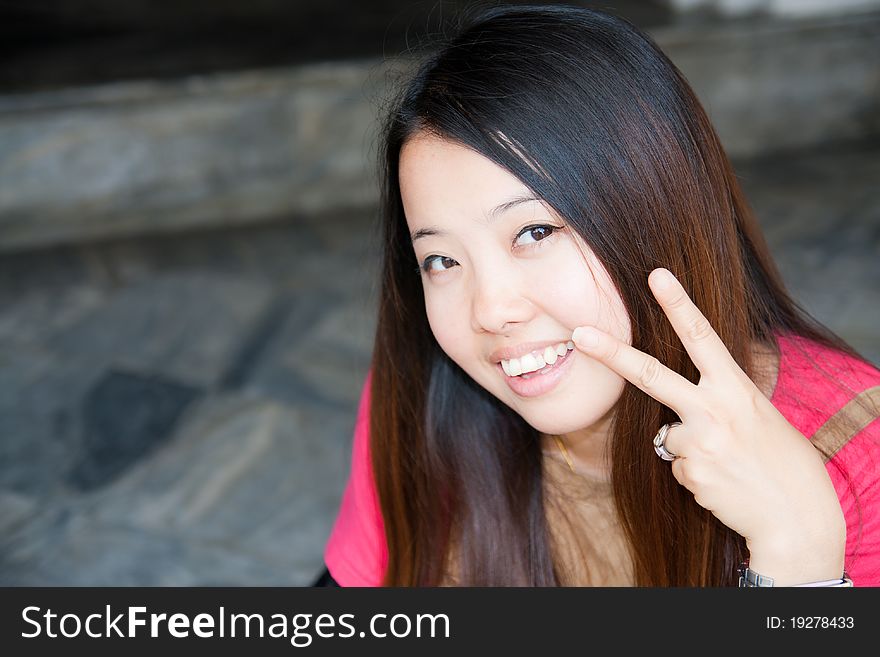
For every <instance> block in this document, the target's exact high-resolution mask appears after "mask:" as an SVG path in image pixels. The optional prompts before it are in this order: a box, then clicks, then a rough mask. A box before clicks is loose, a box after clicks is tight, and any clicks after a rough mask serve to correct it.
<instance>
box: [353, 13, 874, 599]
mask: <svg viewBox="0 0 880 657" xmlns="http://www.w3.org/2000/svg"><path fill="white" fill-rule="evenodd" d="M462 17H464V21H463V24H462V25H460V26H459V27H458V29H457V30H456V34H454V35H453V36H451V37H439V38H437V39H436V40H435V42H434V43H433V44H432V45H431V46H430V48H429V49H428V50H427V54H426V55H424V58H423V60H422V63H421V65H420V66H419V67H418V68H417V70H416V71H415V73H414V75H413V76H412V77H411V78H410V79H409V81H408V83H407V84H406V85H405V86H404V87H403V88H402V90H401V91H400V93H399V95H397V96H396V97H395V98H394V99H393V102H392V105H391V107H390V110H389V111H388V114H387V117H386V119H385V123H384V126H383V129H382V131H381V141H380V154H379V159H380V166H381V170H380V176H381V180H382V199H381V203H382V205H381V217H382V221H383V228H382V231H383V249H384V252H383V264H382V270H381V283H380V306H379V311H378V325H377V332H376V338H375V345H374V351H373V360H372V367H371V370H372V387H371V390H372V403H371V419H370V440H371V452H372V460H373V470H374V474H375V478H376V485H377V490H378V494H379V501H380V506H381V509H382V515H383V518H384V522H385V531H386V540H387V544H388V551H389V561H388V567H387V571H386V575H385V579H384V582H383V583H384V584H385V585H389V586H430V585H436V584H438V583H440V582H441V581H442V579H443V576H444V572H445V569H446V568H447V566H448V559H450V558H453V559H454V560H455V563H456V567H457V569H458V570H457V577H458V583H460V584H464V585H475V586H498V585H515V586H531V585H536V586H552V585H558V584H560V583H563V577H562V576H561V573H562V572H563V570H562V566H563V565H562V564H558V563H554V558H553V553H552V548H551V544H550V539H549V538H548V521H547V516H546V514H545V507H544V497H543V493H542V469H541V463H542V461H541V459H542V452H541V446H540V435H539V433H538V432H537V430H535V429H534V428H533V427H531V426H530V425H528V424H527V423H526V422H525V421H524V420H523V419H522V418H521V417H520V416H519V415H517V414H516V413H515V412H514V411H512V410H511V409H510V408H509V407H507V406H506V405H505V404H503V403H502V402H500V401H499V400H498V399H496V398H495V397H493V396H492V395H491V394H489V393H488V392H487V391H486V390H484V389H483V388H481V387H480V386H479V385H477V384H476V383H475V382H474V381H473V380H472V379H471V378H470V377H469V376H468V375H467V374H466V373H465V372H464V371H462V370H461V369H460V368H459V367H458V366H457V365H456V364H455V363H454V362H453V361H452V360H451V359H450V358H449V357H448V356H447V355H446V354H445V353H444V352H443V351H442V350H441V349H440V347H439V346H438V344H437V342H436V341H435V339H434V337H433V334H432V332H431V329H430V327H429V324H428V320H427V316H426V313H425V300H424V296H423V289H422V283H421V280H420V278H419V276H418V275H417V274H416V273H415V272H416V270H417V268H418V263H417V262H416V259H415V255H414V253H413V249H412V245H411V242H410V237H409V233H408V230H407V223H406V219H405V216H404V211H403V205H402V202H401V195H400V189H399V184H398V158H399V155H400V151H401V148H402V146H403V145H404V143H405V142H406V141H407V140H408V139H410V138H411V137H412V136H414V135H415V134H416V133H419V132H421V133H426V134H430V135H434V136H437V137H440V138H442V139H445V140H449V141H451V142H455V143H459V144H462V145H465V146H466V147H468V148H470V149H473V150H475V151H476V152H478V153H480V154H482V155H484V156H485V157H487V158H489V159H491V160H492V161H493V162H495V163H496V164H498V165H499V166H501V167H503V168H505V169H506V170H508V171H510V172H511V173H512V174H513V175H515V176H516V177H517V178H519V179H520V180H521V181H523V182H524V183H525V184H526V185H527V186H528V187H529V188H530V189H531V190H532V191H533V192H534V193H535V194H537V196H538V197H540V198H541V199H543V200H545V201H546V202H547V203H549V204H550V206H552V207H553V208H554V209H555V210H556V212H558V213H559V215H560V216H561V217H563V218H564V219H565V221H566V223H567V224H568V225H569V226H570V227H571V228H572V230H576V231H577V232H578V233H579V234H580V235H581V236H582V237H583V239H584V241H585V242H586V243H587V244H588V245H589V246H590V248H591V249H592V250H593V252H594V253H595V256H596V257H597V258H598V260H599V261H600V262H601V263H602V264H603V265H604V267H605V269H606V270H607V272H608V274H609V275H610V277H611V279H612V280H613V281H614V283H615V285H616V288H617V291H618V293H619V294H620V296H621V298H622V300H623V303H624V304H625V308H626V311H627V313H628V314H629V318H630V320H631V325H632V344H633V346H634V347H636V348H637V349H640V350H642V351H644V352H647V353H649V354H653V355H654V356H656V357H657V358H659V359H660V361H661V362H662V363H664V364H665V365H666V366H668V367H670V368H671V369H673V370H675V371H677V372H679V373H680V374H682V375H683V376H685V377H686V378H688V379H689V380H691V381H693V382H697V381H698V380H699V373H698V371H697V370H696V368H695V367H694V365H693V363H692V362H691V360H690V358H689V357H688V355H687V353H686V352H685V351H684V349H683V348H682V346H681V342H680V341H679V339H678V337H677V336H676V335H675V333H674V332H673V330H672V327H671V325H670V324H669V322H668V320H667V319H666V318H665V315H663V312H662V310H661V309H660V307H659V305H658V304H657V303H656V300H655V299H654V298H653V296H652V295H651V292H650V290H649V289H648V287H647V283H646V281H647V276H648V274H649V273H650V272H651V271H652V270H653V269H654V268H656V267H661V266H662V267H666V268H668V269H669V270H671V271H672V272H673V273H674V274H675V275H676V276H677V277H678V278H679V280H681V281H682V283H683V285H684V286H685V288H686V289H687V291H688V292H689V294H690V296H691V298H692V299H693V300H694V302H695V303H696V304H697V306H698V307H699V308H700V309H701V310H702V311H703V313H704V314H705V315H706V317H707V318H708V320H709V322H710V323H711V325H712V326H713V327H714V328H715V330H716V331H717V332H718V334H719V335H720V337H721V338H722V340H723V341H724V343H725V345H726V346H727V348H728V350H729V351H730V353H731V354H732V355H733V356H734V358H735V359H736V360H737V362H738V363H739V364H740V365H741V367H742V368H743V369H744V370H745V371H746V373H747V374H749V375H750V376H753V374H754V370H753V364H752V358H751V345H753V344H754V343H760V344H764V345H768V346H770V348H773V347H774V346H775V344H776V343H775V339H774V335H775V334H793V335H799V336H804V337H806V338H809V339H811V340H814V341H816V342H818V343H819V344H822V345H826V346H829V347H832V348H834V349H838V350H840V351H843V352H845V353H847V354H849V355H851V356H854V357H857V358H860V357H859V355H858V354H857V353H856V352H855V351H854V350H852V348H851V347H849V346H848V345H847V344H846V343H845V342H844V341H843V340H841V339H840V338H839V337H837V336H836V335H834V334H833V333H832V332H831V331H830V330H828V329H827V328H825V327H824V326H822V325H821V324H820V323H819V322H817V321H816V320H814V319H813V318H812V317H810V316H809V314H808V313H806V312H805V311H804V310H803V309H802V308H800V307H799V306H798V305H797V304H796V303H795V302H794V301H793V300H792V299H791V298H790V296H789V295H788V294H787V292H786V290H785V287H784V285H783V283H782V280H781V277H780V275H779V273H778V271H777V270H776V268H775V265H774V264H773V261H772V258H771V256H770V254H769V251H768V248H767V245H766V243H765V241H764V238H763V236H762V234H761V232H760V229H759V227H758V225H757V223H756V221H755V219H754V217H753V214H752V212H751V210H750V209H749V207H748V205H747V203H746V200H745V198H744V196H743V194H742V192H741V190H740V187H739V184H738V182H737V178H736V176H735V175H734V172H733V170H732V168H731V165H730V163H729V161H728V158H727V156H726V154H725V152H724V150H723V148H722V146H721V144H720V142H719V140H718V137H717V135H716V133H715V131H714V130H713V128H712V126H711V124H710V122H709V120H708V118H707V116H706V114H705V112H704V110H703V108H702V107H701V105H700V103H699V102H698V100H697V98H696V96H695V95H694V93H693V91H692V90H691V88H690V86H689V85H688V83H687V81H686V80H685V78H684V77H683V76H682V74H681V73H680V72H679V71H678V69H677V68H676V67H675V66H674V65H673V64H672V63H671V62H670V61H669V59H668V58H667V57H666V56H665V55H664V54H663V52H661V51H660V49H659V48H658V47H657V46H656V45H655V44H654V43H653V41H652V40H651V39H650V38H649V37H648V36H646V35H645V34H643V33H642V32H641V31H639V30H638V29H637V28H636V27H635V26H633V25H632V24H630V23H629V22H627V21H626V20H623V19H621V18H619V17H616V16H614V15H611V14H608V13H605V12H602V11H597V10H590V9H585V8H580V7H571V6H558V5H557V6H548V5H542V6H531V5H528V6H496V7H489V8H485V7H483V8H480V9H479V10H478V11H477V12H476V13H475V14H474V15H471V16H466V15H460V17H459V18H462ZM676 419H677V418H676V416H675V415H674V413H673V412H672V411H671V410H670V409H669V408H667V407H665V406H663V405H662V404H660V403H659V402H657V401H656V400H654V399H652V398H651V397H649V396H648V395H646V394H644V393H642V392H641V391H639V390H638V389H637V388H635V387H634V386H632V385H629V384H627V385H626V386H625V389H624V391H623V393H622V395H621V397H620V399H619V401H618V402H617V403H616V406H615V419H614V422H613V425H612V428H611V433H610V440H611V464H612V476H611V483H612V488H613V494H614V504H615V506H616V511H617V513H618V515H619V517H620V519H621V522H622V527H623V529H624V533H625V535H626V538H627V539H628V541H629V543H630V545H631V555H630V556H631V558H632V565H633V576H634V579H635V581H634V584H636V585H640V586H644V585H647V586H722V585H732V584H734V583H735V577H736V567H737V565H738V564H739V562H740V561H741V560H742V558H743V557H744V556H746V549H745V542H744V539H743V538H742V537H741V536H739V535H738V534H737V533H735V532H734V531H732V530H730V529H729V528H727V527H726V526H724V525H723V524H722V523H720V522H719V521H718V520H717V519H716V518H715V517H714V516H713V515H712V514H711V513H710V512H709V511H707V510H705V509H703V508H702V507H700V506H699V505H698V504H697V503H696V502H695V501H694V499H693V495H692V494H691V493H690V492H689V491H688V490H687V489H685V488H684V487H682V486H681V485H679V484H678V482H677V481H675V479H674V477H673V475H672V473H671V470H670V468H669V467H668V465H666V464H664V463H663V462H662V461H661V460H660V459H658V458H657V457H656V455H654V453H653V451H651V450H650V449H645V440H646V438H645V437H646V436H647V437H650V436H652V435H654V433H655V432H656V430H657V427H659V426H661V425H662V424H663V423H665V422H672V421H674V420H676ZM654 500H663V501H665V503H664V504H663V505H662V506H661V505H660V504H657V503H654V502H652V501H654ZM681 546H687V549H682V548H681ZM453 553H454V554H453ZM450 555H451V556H450Z"/></svg>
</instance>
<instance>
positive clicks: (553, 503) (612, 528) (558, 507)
mask: <svg viewBox="0 0 880 657" xmlns="http://www.w3.org/2000/svg"><path fill="white" fill-rule="evenodd" d="M543 467H544V511H545V513H546V515H547V523H548V525H549V527H550V540H551V550H552V551H553V562H554V563H555V564H557V568H563V567H564V568H567V569H568V570H567V571H566V572H560V573H559V577H560V579H561V582H560V584H562V585H563V586H632V585H633V573H632V562H631V558H630V555H629V547H628V543H627V541H626V539H625V537H624V534H623V530H622V528H621V526H620V520H619V518H618V515H617V511H616V510H615V508H614V496H613V495H612V491H611V482H609V481H605V480H602V479H599V478H594V477H590V476H588V475H584V474H580V473H578V472H572V471H571V469H570V468H569V467H568V464H567V463H566V462H565V461H564V460H563V459H562V457H561V456H558V455H556V454H547V453H545V454H544V459H543Z"/></svg>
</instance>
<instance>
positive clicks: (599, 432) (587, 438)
mask: <svg viewBox="0 0 880 657" xmlns="http://www.w3.org/2000/svg"><path fill="white" fill-rule="evenodd" d="M612 417H613V412H612V411H609V412H608V413H606V414H605V415H604V416H603V417H602V418H600V419H599V420H598V421H597V422H595V423H593V424H592V425H591V426H589V427H586V428H584V429H579V430H577V431H572V432H570V433H566V434H559V437H560V438H561V439H562V444H563V445H564V446H565V448H566V449H567V450H568V456H569V458H570V459H571V465H572V467H573V468H574V471H575V472H576V473H578V474H580V475H583V476H586V477H590V478H592V479H601V480H603V481H609V480H610V479H611V462H610V460H609V458H608V457H609V454H608V453H607V450H606V447H607V445H608V438H609V433H608V429H609V427H610V426H611V419H612ZM541 445H542V449H543V451H544V452H545V453H546V454H548V455H550V457H551V458H556V459H560V460H563V461H564V460H565V457H564V456H563V455H562V454H561V453H560V450H559V446H558V445H557V443H556V441H555V440H554V438H553V436H552V435H548V434H541Z"/></svg>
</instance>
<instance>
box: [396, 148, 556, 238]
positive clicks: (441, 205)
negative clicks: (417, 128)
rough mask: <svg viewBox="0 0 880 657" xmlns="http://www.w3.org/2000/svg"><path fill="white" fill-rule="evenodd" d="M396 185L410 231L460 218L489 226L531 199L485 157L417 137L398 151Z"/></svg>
mask: <svg viewBox="0 0 880 657" xmlns="http://www.w3.org/2000/svg"><path fill="white" fill-rule="evenodd" d="M399 184H400V193H401V198H402V201H403V205H404V211H405V214H406V219H407V223H408V224H409V225H410V228H419V227H423V226H424V225H427V224H432V225H437V224H441V223H451V222H455V221H457V220H459V219H463V218H469V219H471V220H477V221H481V222H483V223H486V224H490V223H492V222H494V221H495V220H496V219H498V218H500V216H501V215H502V213H503V212H505V211H506V210H509V209H511V208H512V207H515V206H517V205H522V204H523V203H525V202H527V201H530V200H535V195H534V194H533V193H532V192H531V190H530V189H529V188H528V187H527V186H526V185H525V184H524V183H523V182H522V181H520V180H519V179H518V178H517V177H516V176H514V175H513V174H512V173H510V172H509V171H507V170H506V169H504V168H503V167H501V166H499V165H498V164H496V163H495V162H493V161H492V160H490V159H489V158H487V157H485V156H483V155H481V154H480V153H477V152H476V151H474V150H472V149H470V148H467V147H465V146H462V145H460V144H457V143H454V142H450V141H447V140H443V139H440V138H437V137H434V136H417V137H415V138H413V139H411V140H409V141H408V142H406V144H405V145H404V146H403V148H402V149H401V153H400V162H399ZM529 205H532V206H533V207H534V208H535V209H538V208H539V205H538V204H537V203H534V204H531V203H529Z"/></svg>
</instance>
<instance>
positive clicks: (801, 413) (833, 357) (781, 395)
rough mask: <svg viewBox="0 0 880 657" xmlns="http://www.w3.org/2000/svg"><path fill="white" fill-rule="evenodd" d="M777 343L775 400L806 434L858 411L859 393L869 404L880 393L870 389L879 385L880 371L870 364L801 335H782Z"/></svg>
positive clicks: (777, 406) (809, 435)
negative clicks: (840, 415) (831, 420)
mask: <svg viewBox="0 0 880 657" xmlns="http://www.w3.org/2000/svg"><path fill="white" fill-rule="evenodd" d="M778 345H779V373H778V376H777V381H776V387H775V388H774V391H773V396H772V402H773V405H774V406H776V408H777V409H779V411H780V412H781V413H782V414H783V415H784V416H785V418H786V419H787V420H788V421H789V422H791V424H792V425H794V426H795V427H796V428H797V429H798V430H799V431H800V432H801V433H803V434H804V435H805V436H807V437H811V436H813V435H814V434H815V433H816V431H817V430H818V429H819V428H820V427H821V426H822V425H824V424H825V423H826V422H827V421H828V420H829V419H831V418H832V417H833V416H835V414H837V413H839V412H841V411H844V413H848V412H850V411H851V412H856V411H857V407H858V406H859V405H860V404H859V402H855V403H852V402H853V400H854V398H856V397H858V396H859V395H862V397H865V396H867V397H868V398H869V399H868V402H869V403H870V401H871V399H870V398H871V397H872V396H873V395H874V394H880V393H873V392H871V390H872V389H873V388H876V387H877V386H880V370H878V369H877V368H876V367H875V366H874V365H872V364H871V363H867V362H865V361H862V360H860V359H858V358H854V357H853V356H850V355H849V354H845V353H842V352H840V351H837V350H835V349H829V348H828V347H825V346H824V345H820V344H817V343H815V342H813V341H812V340H808V339H806V338H801V337H798V336H779V337H778ZM862 405H863V404H862ZM868 408H869V409H870V408H871V406H869V407H868ZM863 410H864V409H863ZM874 417H876V414H875V416H874Z"/></svg>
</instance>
